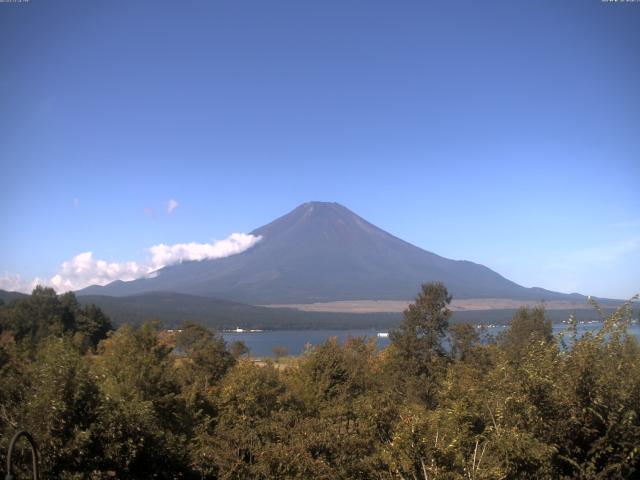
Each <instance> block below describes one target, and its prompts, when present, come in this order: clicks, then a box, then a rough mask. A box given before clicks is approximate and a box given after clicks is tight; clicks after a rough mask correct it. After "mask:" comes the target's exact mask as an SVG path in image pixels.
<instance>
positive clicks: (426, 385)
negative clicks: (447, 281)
mask: <svg viewBox="0 0 640 480" xmlns="http://www.w3.org/2000/svg"><path fill="white" fill-rule="evenodd" d="M450 303H451V295H449V292H448V291H447V288H446V287H445V286H444V284H442V283H441V282H434V283H425V284H423V285H422V289H421V291H420V293H419V294H418V296H417V297H416V299H415V302H414V303H412V304H411V305H409V308H407V309H406V310H405V311H404V320H403V322H402V324H401V325H400V327H399V328H398V329H396V330H394V331H392V332H391V334H390V335H389V337H390V338H391V348H390V349H389V355H388V356H389V359H388V360H389V361H388V364H389V366H390V369H391V374H392V376H393V377H394V378H396V379H397V380H398V382H396V387H397V388H399V389H400V391H402V392H403V393H404V394H406V393H412V394H415V395H417V396H418V397H419V398H421V399H422V400H423V401H426V402H429V403H430V402H433V400H434V398H435V393H436V379H437V377H438V376H440V375H441V374H442V372H443V371H444V369H445V368H446V361H445V359H446V350H445V348H444V346H443V343H442V341H443V340H444V338H445V337H446V334H447V330H448V327H449V318H450V317H451V311H450V310H449V308H448V305H449V304H450Z"/></svg>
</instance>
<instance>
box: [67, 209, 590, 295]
mask: <svg viewBox="0 0 640 480" xmlns="http://www.w3.org/2000/svg"><path fill="white" fill-rule="evenodd" d="M251 234H253V235H256V236H258V235H259V236H260V237H261V240H260V241H259V242H258V243H257V244H256V245H255V246H253V247H252V248H250V249H248V250H246V251H244V252H242V253H240V254H237V255H232V256H229V257H225V258H218V259H212V260H202V261H189V262H183V263H179V264H176V265H171V266H167V267H165V268H162V269H160V270H158V271H157V274H156V275H154V276H153V278H142V279H138V280H134V281H131V282H122V281H116V282H113V283H110V284H108V285H106V286H103V287H100V286H91V287H88V288H85V289H83V290H80V291H79V292H77V293H78V295H108V296H129V295H140V294H144V293H149V292H174V293H182V294H188V295H197V296H205V297H212V298H218V299H224V300H229V301H236V302H243V303H249V304H253V305H263V304H288V303H289V304H294V303H313V302H327V301H335V300H355V299H370V300H407V299H411V298H413V296H414V295H415V292H416V289H417V288H418V287H419V285H420V284H422V283H425V282H430V281H441V282H444V283H445V284H446V285H447V287H448V288H449V291H450V292H451V293H452V294H453V296H454V298H460V299H462V298H509V299H519V300H536V301H539V300H580V299H584V297H583V296H581V295H577V294H571V295H567V294H562V293H557V292H552V291H549V290H544V289H542V288H525V287H522V286H520V285H518V284H516V283H514V282H512V281H510V280H508V279H506V278H504V277H503V276H501V275H500V274H498V273H496V272H494V271H493V270H491V269H489V268H487V267H485V266H483V265H480V264H477V263H473V262H470V261H466V260H451V259H448V258H444V257H441V256H439V255H436V254H435V253H432V252H429V251H426V250H423V249H421V248H418V247H416V246H415V245H412V244H410V243H408V242H405V241H404V240H401V239H399V238H397V237H395V236H393V235H391V234H389V233H387V232H385V231H384V230H382V229H380V228H378V227H376V226H375V225H373V224H371V223H369V222H367V221H366V220H364V219H363V218H361V217H359V216H358V215H356V214H355V213H353V212H352V211H350V210H349V209H347V208H345V207H344V206H342V205H340V204H337V203H326V202H310V203H305V204H303V205H300V206H299V207H297V208H296V209H294V210H293V211H291V212H290V213H288V214H286V215H284V216H283V217H280V218H278V219H276V220H274V221H273V222H271V223H269V224H267V225H264V226H262V227H260V228H257V229H256V230H254V231H252V232H251Z"/></svg>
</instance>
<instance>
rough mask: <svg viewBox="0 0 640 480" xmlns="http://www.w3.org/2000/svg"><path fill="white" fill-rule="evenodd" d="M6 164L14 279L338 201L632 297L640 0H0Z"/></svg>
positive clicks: (434, 240) (639, 255) (452, 242)
mask: <svg viewBox="0 0 640 480" xmlns="http://www.w3.org/2000/svg"><path fill="white" fill-rule="evenodd" d="M0 168H1V171H2V183H1V184H2V189H1V193H0V224H1V225H2V235H1V236H0V279H2V282H4V283H2V284H1V285H0V288H1V287H2V286H4V287H5V288H6V287H9V286H11V285H12V284H17V282H19V283H21V284H27V283H28V282H31V281H32V280H33V279H34V278H35V277H38V278H41V279H50V278H51V277H52V276H54V275H56V274H60V273H61V265H62V263H63V262H65V261H67V262H68V261H70V260H71V259H72V258H74V257H75V256H77V255H79V254H81V253H83V252H92V259H93V261H96V260H97V259H103V260H105V261H106V262H107V263H112V264H114V265H115V264H117V265H120V263H121V262H125V261H135V262H137V263H138V264H144V262H145V261H148V258H149V255H150V253H149V250H148V249H149V248H150V247H151V246H153V245H158V244H166V245H173V244H178V243H187V242H197V243H207V242H211V241H213V240H223V239H226V238H227V237H228V236H229V235H230V234H232V233H234V232H238V233H247V232H250V231H251V230H252V229H254V228H256V227H258V226H260V225H262V224H265V223H267V222H269V221H271V220H273V219H274V218H276V217H277V216H280V215H282V214H284V213H286V212H288V211H289V210H291V209H293V208H294V207H296V206H297V205H298V204H300V203H303V202H305V201H309V200H325V201H337V202H340V203H342V204H343V205H345V206H347V207H348V208H350V209H352V210H353V211H355V212H356V213H358V214H360V215H361V216H363V217H365V218H366V219H367V220H369V221H371V222H372V223H374V224H376V225H378V226H380V227H382V228H384V229H385V230H387V231H389V232H391V233H393V234H395V235H397V236H399V237H401V238H403V239H405V240H407V241H409V242H411V243H414V244H415V245H418V246H420V247H422V248H425V249H427V250H430V251H434V252H436V253H438V254H440V255H443V256H446V257H450V258H455V259H468V260H472V261H476V262H479V263H483V264H485V265H487V266H489V267H490V268H493V269H494V270H496V271H498V272H499V273H501V274H503V275H505V276H506V277H508V278H510V279H512V280H514V281H516V282H518V283H520V284H522V285H525V286H542V287H545V288H550V289H554V290H559V291H563V292H572V291H578V292H581V293H585V294H593V295H598V296H608V297H618V298H620V297H629V296H631V295H632V294H633V293H635V292H636V291H638V290H640V274H639V272H640V208H639V207H640V4H638V3H603V2H601V1H599V0H575V1H572V0H565V1H557V0H548V1H547V0H537V1H531V2H514V1H504V2H503V1H485V2H477V1H470V0H469V1H464V0H463V1H456V2H427V1H405V2H389V1H384V2H383V1H372V0H367V1H323V2H307V1H300V0H291V1H274V2H264V1H260V2H257V1H256V2H250V1H184V2H144V1H120V0H113V1H109V2H98V1H77V2H70V1H56V2H53V1H48V2H45V1H41V0H31V1H29V2H28V3H20V4H7V3H4V4H0ZM171 199H173V200H174V201H175V202H176V203H177V204H178V205H179V206H177V208H175V209H173V211H172V212H171V214H168V213H167V206H168V202H169V201H170V200H171ZM70 265H71V264H68V265H67V266H68V267H69V266H70ZM69 268H70V267H69ZM67 270H68V268H67ZM18 276H19V277H18Z"/></svg>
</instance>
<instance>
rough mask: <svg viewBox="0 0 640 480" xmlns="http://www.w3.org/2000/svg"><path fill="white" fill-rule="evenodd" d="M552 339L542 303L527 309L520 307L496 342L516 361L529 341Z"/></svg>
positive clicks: (549, 323) (551, 330)
mask: <svg viewBox="0 0 640 480" xmlns="http://www.w3.org/2000/svg"><path fill="white" fill-rule="evenodd" d="M551 341H553V326H552V324H551V320H549V319H548V318H547V316H546V313H545V309H544V306H543V305H539V306H536V307H534V308H533V309H529V308H528V307H520V308H519V309H518V311H517V312H516V313H515V315H514V316H513V318H512V319H511V323H510V324H509V328H508V329H507V330H506V331H505V332H504V334H502V335H501V336H500V338H499V339H498V343H499V344H500V346H501V347H502V348H503V349H504V350H505V351H506V352H507V356H508V358H509V359H510V360H512V361H518V360H519V359H520V358H521V357H522V353H523V352H524V351H526V347H527V345H529V344H530V343H531V342H543V343H547V344H548V343H550V342H551Z"/></svg>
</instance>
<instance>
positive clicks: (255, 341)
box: [223, 322, 640, 357]
mask: <svg viewBox="0 0 640 480" xmlns="http://www.w3.org/2000/svg"><path fill="white" fill-rule="evenodd" d="M601 327H602V324H601V323H598V322H594V323H582V324H579V325H578V332H579V333H585V332H589V331H597V330H599V329H600V328H601ZM504 328H506V327H505V326H502V325H495V326H491V327H488V328H487V329H486V331H487V333H489V334H493V335H496V334H498V333H500V332H501V331H502V330H504ZM566 328H567V325H566V324H554V326H553V333H554V334H558V333H560V332H562V331H563V330H566ZM378 332H380V330H373V329H354V330H265V331H262V332H251V333H249V332H243V333H236V332H224V334H223V336H224V339H225V340H226V341H227V342H228V343H231V342H233V341H234V340H242V341H243V342H244V343H245V344H246V345H247V347H249V349H250V352H251V356H253V357H272V356H273V349H274V348H275V347H277V346H283V347H285V348H286V349H287V350H288V353H289V355H299V354H301V353H302V352H304V349H305V345H307V344H311V345H318V344H320V343H323V342H324V341H326V340H327V339H328V338H331V337H337V338H338V340H339V341H340V342H341V343H342V342H344V341H345V340H346V339H347V338H353V337H367V338H375V339H376V342H377V345H378V347H379V348H384V347H386V346H387V345H389V338H379V337H378V336H377V335H378ZM629 333H631V334H632V335H634V336H635V337H636V338H638V340H640V325H638V324H634V325H632V326H631V327H630V328H629Z"/></svg>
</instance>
